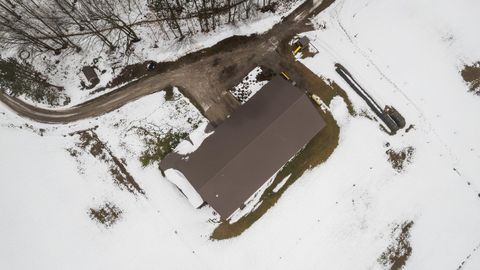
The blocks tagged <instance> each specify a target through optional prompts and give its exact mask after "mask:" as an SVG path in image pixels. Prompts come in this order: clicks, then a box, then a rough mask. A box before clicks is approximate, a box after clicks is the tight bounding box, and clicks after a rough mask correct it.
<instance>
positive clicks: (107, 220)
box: [88, 202, 122, 228]
mask: <svg viewBox="0 0 480 270" xmlns="http://www.w3.org/2000/svg"><path fill="white" fill-rule="evenodd" d="M88 212H89V213H88V215H89V216H90V218H91V219H92V220H94V221H97V222H98V223H100V224H103V225H105V227H107V228H108V227H111V226H112V225H113V224H115V223H116V222H117V220H118V219H119V218H120V217H121V216H122V210H120V208H118V207H117V206H115V205H114V204H112V203H109V202H107V203H106V204H105V205H103V206H101V207H98V208H90V209H89V211H88Z"/></svg>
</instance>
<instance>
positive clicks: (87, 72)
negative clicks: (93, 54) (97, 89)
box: [82, 66, 100, 85]
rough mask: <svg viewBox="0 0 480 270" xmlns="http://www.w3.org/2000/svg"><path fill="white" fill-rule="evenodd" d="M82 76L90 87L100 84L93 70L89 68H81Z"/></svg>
mask: <svg viewBox="0 0 480 270" xmlns="http://www.w3.org/2000/svg"><path fill="white" fill-rule="evenodd" d="M82 72H83V75H84V76H85V78H86V79H87V81H88V82H89V83H90V84H91V85H97V84H98V83H99V82H100V79H99V78H98V76H97V73H96V72H95V69H94V68H93V67H91V66H84V67H83V68H82Z"/></svg>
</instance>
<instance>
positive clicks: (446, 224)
mask: <svg viewBox="0 0 480 270" xmlns="http://www.w3.org/2000/svg"><path fill="white" fill-rule="evenodd" d="M478 10H480V2H477V1H470V0H460V1H455V2H452V1H447V0H440V1H427V0H420V1H419V0H405V1H395V0H383V1H379V0H344V1H340V0H339V1H337V2H336V3H335V4H334V5H333V6H332V7H330V8H329V9H328V10H326V11H325V12H324V13H322V14H321V15H320V16H319V17H318V18H315V20H314V21H315V23H316V24H318V25H320V24H323V23H325V25H326V29H325V30H318V31H313V32H310V33H306V34H307V35H308V36H309V37H310V38H311V39H312V43H313V45H314V46H315V47H316V48H317V49H318V51H319V53H318V54H316V55H315V56H314V57H313V58H305V59H303V60H301V61H302V62H303V63H304V64H305V65H307V66H308V67H309V68H311V69H312V70H313V71H314V72H316V73H318V74H320V75H323V76H325V77H327V78H331V79H334V80H335V81H336V82H337V83H338V84H339V85H340V86H342V87H343V88H344V89H345V90H346V91H347V94H348V95H349V98H350V99H351V100H352V102H353V104H354V106H355V109H356V111H357V112H361V111H362V110H368V109H367V107H366V105H365V104H364V102H363V100H361V99H360V98H359V97H358V96H356V94H355V92H354V91H353V90H351V89H350V88H348V85H347V84H346V83H344V82H343V81H342V80H341V78H340V77H339V76H338V75H337V74H336V73H335V71H334V68H333V63H335V62H340V63H342V64H343V65H344V66H345V67H346V68H347V69H349V71H350V72H351V73H352V75H353V76H355V78H356V79H357V80H358V81H359V83H361V84H362V86H363V87H364V88H365V89H366V90H367V91H369V93H370V94H371V95H372V96H373V97H374V98H375V99H376V100H377V101H379V102H380V103H382V104H388V105H393V106H394V107H395V108H397V109H398V111H399V112H400V113H401V114H402V115H403V116H404V117H405V118H406V119H407V126H408V125H410V124H413V125H414V128H413V129H411V130H410V131H409V132H406V131H405V130H403V131H400V132H399V133H397V134H396V135H395V136H389V135H387V134H386V133H384V132H383V131H381V130H380V129H379V126H378V123H376V122H374V121H372V120H369V119H368V118H366V117H361V116H357V117H352V116H350V115H349V114H348V111H347V108H346V106H345V103H344V102H343V100H342V99H341V98H339V97H336V98H334V99H333V101H332V103H331V104H329V107H330V110H331V112H332V114H333V115H334V117H335V119H336V121H337V123H338V125H339V126H340V141H339V145H338V147H337V149H336V150H335V151H334V153H333V154H332V156H331V157H330V158H329V159H328V160H327V161H326V162H325V163H324V164H322V165H320V166H318V167H316V168H313V169H312V170H310V171H308V172H307V173H305V175H304V176H302V177H301V178H300V179H298V180H297V181H296V182H295V183H294V184H293V185H291V186H290V187H289V188H288V190H287V191H286V192H285V193H284V194H283V196H282V198H280V200H279V202H278V203H277V204H276V205H275V206H274V207H273V208H271V209H270V210H269V211H268V212H267V213H266V214H265V215H264V216H263V217H262V218H261V219H260V220H259V221H257V222H256V223H255V224H254V225H253V226H252V227H250V228H249V229H248V230H247V231H246V232H244V233H243V234H242V235H240V236H239V237H236V238H234V239H231V240H224V241H211V240H209V235H210V233H211V232H212V230H213V229H214V227H215V222H216V220H217V218H218V217H217V216H215V215H214V214H213V210H212V209H211V208H209V207H208V206H207V207H204V208H201V209H194V208H193V207H191V205H190V204H189V203H188V201H187V200H186V199H185V198H184V197H183V195H182V194H181V193H180V192H179V191H178V190H177V188H175V187H174V186H173V185H172V184H171V183H170V182H168V181H167V180H166V179H165V178H163V177H162V176H161V174H160V172H159V171H158V169H157V168H156V166H155V165H151V166H148V167H146V168H142V167H141V165H140V162H139V161H138V155H139V154H140V152H141V150H142V149H143V147H144V144H143V141H142V139H141V138H140V137H139V135H138V134H137V133H135V132H133V131H132V132H126V131H127V130H128V129H129V127H132V126H148V127H150V126H152V127H153V126H155V127H156V126H160V127H164V128H161V130H166V129H167V127H174V128H177V129H179V130H181V131H185V132H190V131H192V130H193V128H194V127H193V126H194V125H193V124H191V123H189V121H188V119H189V118H191V119H194V121H190V122H196V123H201V122H202V121H205V120H204V119H203V118H202V117H200V115H199V114H198V112H196V110H194V109H193V107H192V106H191V105H185V103H184V102H180V101H181V100H183V99H181V98H180V97H179V99H177V101H178V102H173V103H171V105H170V107H168V104H169V103H168V102H165V101H164V94H163V93H158V94H154V95H151V96H148V97H144V98H142V99H140V100H138V101H135V102H133V103H131V104H128V105H126V106H125V107H123V108H121V109H119V110H118V111H115V112H112V113H109V114H107V115H105V116H102V117H98V118H96V119H89V120H85V121H80V122H78V123H73V124H71V125H62V126H49V125H40V124H36V123H31V122H29V121H27V120H24V119H21V118H19V117H18V116H16V115H14V114H13V113H12V112H11V111H9V110H8V109H7V108H6V107H5V106H4V105H0V135H1V140H0V149H1V152H0V173H1V174H0V175H1V177H0V180H1V184H2V188H1V189H0V205H1V211H0V239H1V241H0V268H1V269H114V268H116V269H157V268H162V269H384V268H386V266H384V265H382V264H380V263H379V260H378V259H379V257H380V256H381V255H382V253H383V252H385V251H386V250H387V247H388V246H390V245H391V244H392V243H393V242H394V239H393V236H392V231H393V230H394V229H395V226H396V225H398V224H402V223H405V222H409V221H413V226H412V228H411V231H410V238H409V241H410V245H411V248H412V253H411V256H410V258H408V260H407V262H406V266H405V268H406V269H458V267H460V266H461V268H460V269H479V268H480V250H479V246H480V231H479V230H478V228H480V195H479V193H480V166H478V164H480V141H479V140H478V137H479V135H480V125H478V121H477V120H476V117H477V115H480V106H479V104H480V99H479V97H478V96H475V95H473V94H471V93H468V87H467V86H466V84H465V83H464V82H463V81H462V78H461V76H460V74H459V70H460V68H461V66H462V65H463V63H471V62H474V61H478V60H479V59H480V46H478V44H480V39H479V36H478V35H477V33H478V31H477V30H478V29H477V27H478V26H477V24H476V23H475V22H476V21H475V18H476V16H477V17H478V14H476V13H478ZM179 100H180V101H179ZM179 102H180V103H179ZM175 104H184V106H180V107H181V108H183V109H181V110H182V111H181V113H180V114H178V113H177V114H175V112H176V111H177V108H175ZM25 123H28V124H29V125H31V127H32V128H29V127H30V126H28V127H27V126H25V125H24V124H25ZM116 123H118V125H116ZM148 123H150V124H148ZM95 125H98V126H99V127H98V128H97V129H96V130H95V131H96V132H97V134H98V137H99V138H100V139H101V140H103V141H104V142H106V143H107V144H108V146H109V148H110V150H111V151H112V152H113V153H114V154H115V155H117V156H118V157H119V158H125V160H126V162H125V163H126V164H127V166H126V167H127V168H128V170H129V172H130V173H131V174H132V176H133V177H134V179H135V180H136V181H137V182H138V183H139V185H140V186H141V187H142V189H143V190H144V191H145V196H143V195H133V194H131V193H129V192H127V191H125V190H121V189H119V188H118V187H117V186H115V185H114V184H113V182H112V181H111V175H110V174H108V169H107V168H106V167H105V164H103V163H102V162H100V161H99V160H98V159H96V158H95V157H93V156H91V155H89V154H88V153H83V155H81V156H80V157H79V158H74V157H72V156H70V154H69V153H68V152H67V150H66V149H67V148H71V147H75V143H76V142H77V141H78V138H77V136H70V135H68V133H70V132H74V131H77V130H82V129H87V128H91V127H93V126H95ZM19 126H23V128H19ZM40 129H45V131H44V132H43V133H44V135H43V136H40V135H39V133H41V132H42V131H41V130H40ZM64 135H65V137H64ZM407 147H412V148H413V149H414V152H413V156H412V159H411V163H409V164H404V165H405V166H404V169H403V171H401V172H398V171H397V170H395V169H394V168H392V164H390V163H389V162H388V161H387V159H388V155H387V154H386V151H387V150H389V149H394V150H396V151H398V150H400V149H405V148H407ZM105 202H111V203H113V204H115V205H117V206H118V207H119V208H120V209H121V210H122V212H123V214H122V218H121V219H120V220H119V221H117V222H116V223H115V224H113V225H112V226H111V227H110V228H108V229H107V228H105V227H104V226H102V225H101V224H98V223H96V222H94V221H92V220H91V219H90V218H89V216H88V209H89V208H90V207H97V206H98V205H102V204H103V203H105ZM464 261H465V262H464ZM462 262H464V263H463V264H462Z"/></svg>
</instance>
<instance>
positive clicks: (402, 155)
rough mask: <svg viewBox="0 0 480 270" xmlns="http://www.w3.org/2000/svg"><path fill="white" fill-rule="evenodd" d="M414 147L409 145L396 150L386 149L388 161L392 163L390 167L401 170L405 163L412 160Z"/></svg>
mask: <svg viewBox="0 0 480 270" xmlns="http://www.w3.org/2000/svg"><path fill="white" fill-rule="evenodd" d="M414 152H415V148H413V147H411V146H409V147H406V148H404V149H402V150H400V151H398V152H396V151H395V150H393V149H388V150H387V151H386V153H387V155H388V161H389V162H390V163H391V164H392V168H393V169H395V170H396V171H397V172H402V171H403V169H404V166H405V164H406V163H410V162H412V158H413V153H414Z"/></svg>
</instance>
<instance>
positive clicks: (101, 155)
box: [67, 127, 145, 195]
mask: <svg viewBox="0 0 480 270" xmlns="http://www.w3.org/2000/svg"><path fill="white" fill-rule="evenodd" d="M96 128H97V127H94V128H92V129H87V130H81V131H77V132H74V133H70V136H74V135H78V136H79V139H80V142H78V143H77V144H76V145H77V147H78V148H80V149H82V150H84V151H86V152H88V153H90V154H91V155H92V156H93V157H95V158H97V159H98V160H100V161H102V162H104V163H106V164H107V165H108V166H109V172H110V174H111V175H112V178H113V181H114V183H115V184H116V185H117V186H118V187H120V188H121V189H126V190H127V191H129V192H130V193H133V194H142V195H144V194H145V192H144V191H143V189H142V188H141V187H140V185H138V183H137V182H136V181H135V179H134V178H133V177H132V175H131V174H130V173H129V172H128V170H127V168H126V164H125V162H122V161H121V160H120V159H119V158H118V157H116V156H115V155H114V154H113V152H112V151H111V150H110V148H108V146H107V145H106V144H105V143H104V142H102V141H101V140H100V138H98V136H97V134H96V133H95V129H96ZM67 151H68V152H69V153H70V155H71V156H72V157H77V156H78V154H79V152H78V151H75V150H74V149H72V148H70V149H67Z"/></svg>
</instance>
